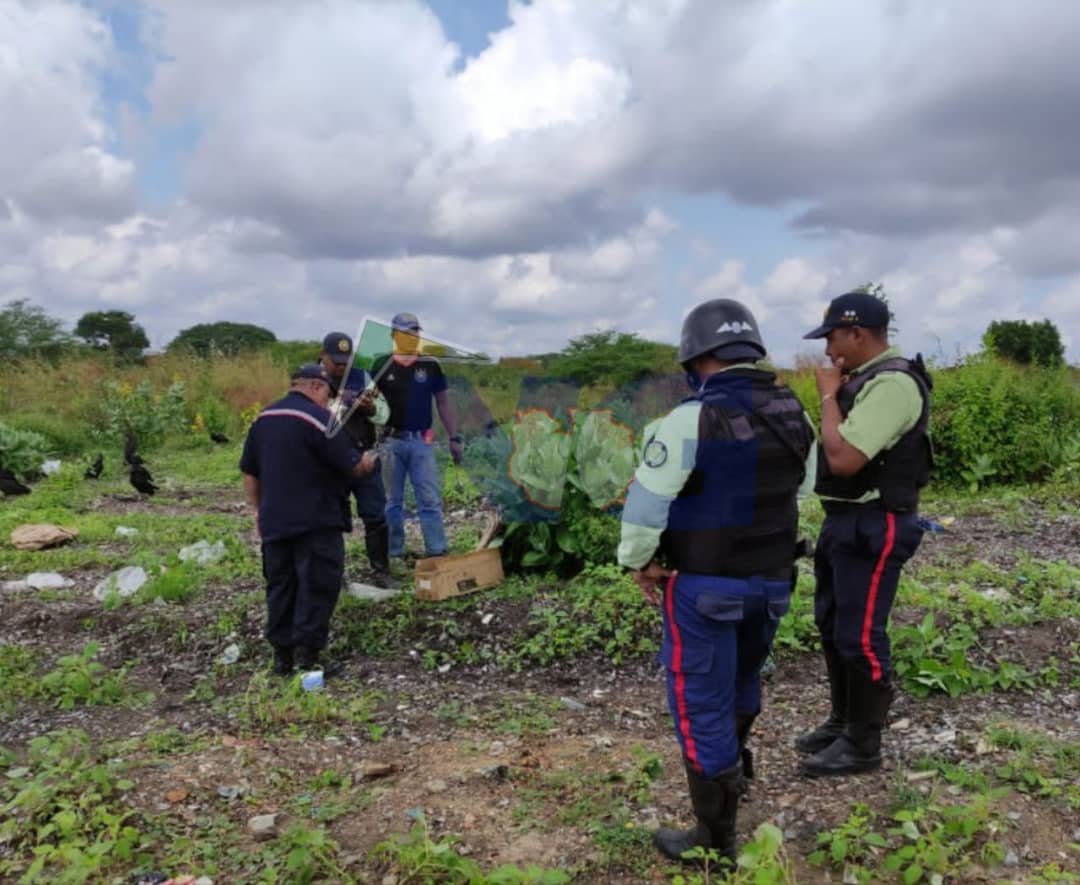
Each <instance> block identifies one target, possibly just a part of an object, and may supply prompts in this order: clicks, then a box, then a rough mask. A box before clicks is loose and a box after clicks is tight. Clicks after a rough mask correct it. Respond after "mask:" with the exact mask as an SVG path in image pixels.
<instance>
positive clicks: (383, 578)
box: [371, 567, 401, 590]
mask: <svg viewBox="0 0 1080 885" xmlns="http://www.w3.org/2000/svg"><path fill="white" fill-rule="evenodd" d="M371 586H373V587H379V588H381V589H383V590H398V589H400V588H401V581H399V580H398V579H397V578H395V577H394V576H393V575H392V574H390V570H389V567H388V568H385V569H375V570H374V571H372V573H371Z"/></svg>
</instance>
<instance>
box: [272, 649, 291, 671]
mask: <svg viewBox="0 0 1080 885" xmlns="http://www.w3.org/2000/svg"><path fill="white" fill-rule="evenodd" d="M292 671H293V650H292V646H289V645H275V646H274V675H275V676H288V675H289V674H291V673H292Z"/></svg>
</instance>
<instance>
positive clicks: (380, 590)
mask: <svg viewBox="0 0 1080 885" xmlns="http://www.w3.org/2000/svg"><path fill="white" fill-rule="evenodd" d="M347 592H348V594H349V595H350V596H352V597H354V598H356V599H370V600H372V601H374V602H379V601H380V600H382V599H390V598H391V597H393V596H397V595H398V594H399V593H401V590H397V589H390V588H388V587H376V586H375V585H374V584H361V583H360V582H359V581H350V582H349V584H348V587H347Z"/></svg>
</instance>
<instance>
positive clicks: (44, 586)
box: [26, 572, 75, 590]
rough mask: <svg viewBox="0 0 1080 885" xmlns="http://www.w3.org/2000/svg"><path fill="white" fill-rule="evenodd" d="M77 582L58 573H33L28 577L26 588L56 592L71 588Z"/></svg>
mask: <svg viewBox="0 0 1080 885" xmlns="http://www.w3.org/2000/svg"><path fill="white" fill-rule="evenodd" d="M74 583H75V582H74V581H72V580H71V579H70V578H65V577H64V576H63V575H61V574H57V573H56V572H31V573H30V574H28V575H27V576H26V586H27V587H29V588H30V589H31V590H55V589H57V588H60V587H70V586H71V585H72V584H74Z"/></svg>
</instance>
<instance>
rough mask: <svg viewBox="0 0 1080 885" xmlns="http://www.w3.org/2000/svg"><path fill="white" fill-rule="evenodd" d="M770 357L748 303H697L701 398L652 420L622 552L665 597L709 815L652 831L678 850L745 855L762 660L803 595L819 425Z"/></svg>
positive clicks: (695, 778) (679, 690) (686, 343)
mask: <svg viewBox="0 0 1080 885" xmlns="http://www.w3.org/2000/svg"><path fill="white" fill-rule="evenodd" d="M764 357H765V346H764V344H763V343H762V340H761V336H760V334H759V332H758V326H757V321H756V320H755V319H754V317H753V315H752V314H751V313H750V311H748V310H747V309H746V308H745V307H744V306H743V305H741V304H740V303H739V302H737V301H730V300H728V299H723V298H721V299H716V300H713V301H707V302H705V303H704V304H700V305H698V306H697V307H696V308H694V309H693V310H692V311H691V312H690V313H689V315H688V316H687V317H686V320H685V322H684V323H683V328H682V340H681V343H680V345H679V362H680V363H682V366H683V368H684V369H685V370H686V372H687V382H688V383H689V384H690V388H691V390H692V391H693V395H692V396H690V398H689V399H686V400H684V401H683V402H682V403H681V404H680V405H679V406H677V407H676V408H675V409H674V410H672V411H671V412H669V413H668V414H667V415H666V416H664V418H663V419H662V420H661V421H660V422H658V424H656V425H650V427H648V428H646V431H645V448H644V451H643V455H642V463H641V465H640V466H639V467H638V469H637V472H636V474H635V477H634V482H633V483H632V484H631V485H630V490H629V492H628V493H627V498H626V506H625V508H624V510H623V517H622V538H621V541H620V543H619V553H618V556H619V562H620V564H622V565H624V566H627V567H628V568H630V569H631V570H632V573H633V577H634V580H635V581H636V582H637V584H638V586H639V587H640V588H641V590H642V592H643V593H644V594H645V596H646V598H648V599H649V600H650V601H652V602H654V603H660V602H661V599H660V592H658V591H662V594H663V601H662V606H663V608H662V611H663V622H664V638H663V644H662V646H661V651H660V657H661V660H662V661H663V663H664V666H665V667H666V668H667V684H668V703H669V705H670V707H671V714H672V716H673V718H674V720H675V727H676V733H677V736H678V740H679V744H680V746H681V748H682V754H683V760H684V763H685V767H686V777H687V781H688V783H689V787H690V800H691V803H692V804H693V808H694V814H695V816H696V817H697V824H696V826H694V827H693V828H691V829H689V830H686V831H680V830H658V831H657V832H656V833H654V834H653V838H654V840H655V842H656V845H657V847H658V848H659V849H660V850H661V851H662V852H663V853H664V854H666V855H667V856H668V857H670V858H673V859H680V858H681V857H682V855H683V854H684V853H685V852H686V851H689V850H691V849H693V848H704V849H711V850H715V851H717V852H718V853H719V854H720V855H721V856H722V857H726V858H728V859H729V860H731V861H732V862H734V860H735V855H736V852H735V816H736V811H737V809H738V804H739V794H740V792H741V789H742V786H743V778H744V776H749V775H750V773H751V772H750V771H749V770H748V769H749V768H750V765H749V764H748V763H749V754H748V751H747V750H746V746H745V745H746V739H747V737H748V735H749V733H750V728H751V726H752V724H753V722H754V719H755V717H756V716H757V715H758V712H759V711H760V709H761V666H762V664H763V663H764V662H765V659H766V657H767V656H768V654H769V648H770V646H771V644H772V641H773V637H774V636H775V634H776V628H777V626H778V624H779V621H780V617H781V616H782V615H783V614H784V613H785V612H786V611H787V610H788V606H789V604H790V600H791V591H792V580H793V577H794V571H795V548H796V536H797V532H798V521H799V511H798V499H797V493H798V490H799V486H800V484H801V483H802V481H803V479H804V477H805V475H806V473H807V460H808V458H810V457H811V455H812V452H813V443H814V433H813V428H812V427H811V426H810V422H809V421H808V420H807V418H806V413H805V411H804V410H803V407H802V405H801V404H800V402H799V401H798V399H796V397H795V394H793V393H792V392H791V391H790V390H789V389H788V388H787V387H784V386H783V385H780V384H777V383H776V378H775V376H774V375H773V374H772V373H771V372H767V371H764V370H763V369H759V368H758V367H757V365H756V363H757V361H758V360H760V359H763V358H764ZM654 428H655V429H654ZM661 561H663V562H664V563H665V564H664V565H661V564H660V563H661Z"/></svg>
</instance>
